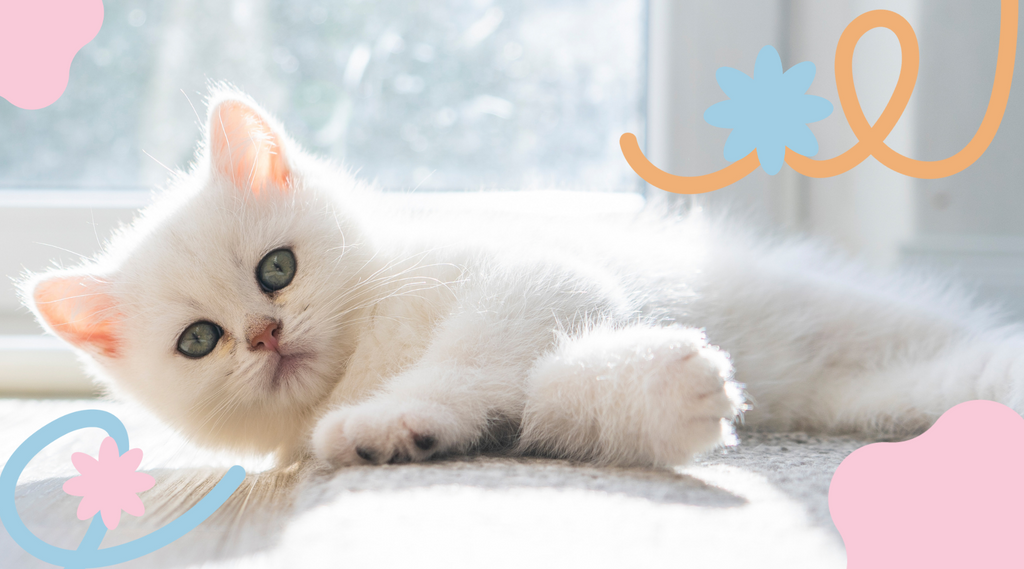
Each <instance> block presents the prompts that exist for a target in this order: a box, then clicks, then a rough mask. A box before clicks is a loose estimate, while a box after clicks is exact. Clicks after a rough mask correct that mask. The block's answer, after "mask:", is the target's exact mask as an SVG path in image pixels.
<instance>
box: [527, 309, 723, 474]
mask: <svg viewBox="0 0 1024 569" xmlns="http://www.w3.org/2000/svg"><path fill="white" fill-rule="evenodd" d="M731 375H732V366H731V365H730V362H729V358H728V356H727V355H726V354H725V353H724V352H722V351H720V350H718V349H717V348H716V347H714V346H709V345H708V344H707V342H706V341H705V339H704V335H703V334H702V333H701V332H700V331H699V330H695V329H686V328H681V327H667V328H657V327H647V326H632V327H627V328H620V329H612V328H603V327H599V328H597V329H595V330H591V331H589V332H587V333H585V334H583V335H582V336H581V337H578V338H573V339H567V340H566V341H564V342H563V343H562V344H561V345H560V346H559V347H558V348H557V349H556V350H555V351H553V352H551V353H550V354H548V355H547V356H545V357H543V358H541V360H540V361H538V362H537V364H536V365H535V366H534V368H533V370H532V372H531V374H530V376H529V379H528V381H527V400H526V407H525V409H524V411H523V418H522V428H521V438H520V441H519V450H520V451H521V452H525V453H530V452H540V453H542V454H546V455H553V456H559V457H568V458H576V459H582V460H588V461H594V462H598V463H602V464H617V465H644V466H649V465H678V464H684V463H686V462H687V461H689V459H690V458H691V457H692V456H693V455H694V454H697V453H700V452H702V451H706V450H708V449H710V448H713V447H715V446H716V445H720V444H723V443H724V442H727V441H728V439H730V438H731V437H732V427H731V422H732V420H733V419H734V418H735V417H736V416H737V415H738V413H739V412H740V410H741V408H742V405H743V400H742V395H741V392H740V389H739V387H738V386H737V385H736V384H735V383H733V382H732V381H731Z"/></svg>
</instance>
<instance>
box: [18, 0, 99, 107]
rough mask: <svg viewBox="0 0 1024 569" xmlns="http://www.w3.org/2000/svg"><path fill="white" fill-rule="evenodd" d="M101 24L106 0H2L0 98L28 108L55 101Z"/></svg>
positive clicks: (46, 104)
mask: <svg viewBox="0 0 1024 569" xmlns="http://www.w3.org/2000/svg"><path fill="white" fill-rule="evenodd" d="M101 24H103V2H102V0H0V97H3V98H5V99H7V100H8V101H10V102H11V104H13V105H14V106H17V107H21V108H23V109H41V108H43V107H46V106H48V105H51V104H53V102H54V101H56V100H57V99H59V98H60V96H61V95H62V94H63V93H64V89H66V88H67V86H68V75H69V74H70V72H71V60H72V59H74V57H75V54H76V53H78V50H80V49H82V48H83V47H84V46H85V44H87V43H89V42H90V41H92V38H94V37H96V34H97V33H99V31H100V25H101Z"/></svg>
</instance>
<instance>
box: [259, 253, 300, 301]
mask: <svg viewBox="0 0 1024 569" xmlns="http://www.w3.org/2000/svg"><path fill="white" fill-rule="evenodd" d="M294 278H295V255H294V254H293V253H292V252H291V251H289V250H288V249H278V250H276V251H271V252H269V253H267V256H266V257H263V260H262V261H260V264H259V265H257V266H256V280H257V281H259V283H260V287H261V288H262V289H263V292H274V291H275V290H281V289H282V288H284V287H286V286H288V285H289V284H290V283H291V282H292V279H294Z"/></svg>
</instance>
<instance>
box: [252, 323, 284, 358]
mask: <svg viewBox="0 0 1024 569" xmlns="http://www.w3.org/2000/svg"><path fill="white" fill-rule="evenodd" d="M280 329H281V325H280V324H278V323H277V322H273V321H272V322H270V324H267V327H266V328H265V329H264V330H263V331H262V332H260V333H259V334H257V335H255V336H253V337H252V338H251V339H250V340H249V345H251V346H252V349H254V350H271V351H275V352H276V351H277V334H278V331H279V330H280Z"/></svg>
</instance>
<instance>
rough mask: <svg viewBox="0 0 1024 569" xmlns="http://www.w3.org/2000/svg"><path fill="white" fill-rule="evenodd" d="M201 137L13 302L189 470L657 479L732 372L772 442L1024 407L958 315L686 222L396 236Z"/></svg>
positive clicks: (925, 287) (698, 434)
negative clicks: (161, 190)
mask: <svg viewBox="0 0 1024 569" xmlns="http://www.w3.org/2000/svg"><path fill="white" fill-rule="evenodd" d="M209 137H210V139H209V142H208V144H207V147H206V148H205V149H204V150H202V151H201V152H200V155H199V156H200V158H199V161H198V164H197V165H196V166H195V167H194V168H193V170H192V171H191V172H190V173H189V174H187V175H183V176H182V177H181V178H180V179H179V180H177V181H176V182H175V184H174V185H173V186H172V187H171V188H170V189H169V190H168V192H167V193H168V196H166V197H165V198H164V199H163V200H162V201H161V202H160V203H158V204H157V205H155V206H153V207H152V208H151V209H150V210H149V211H148V212H147V214H146V215H145V216H144V217H143V219H142V220H141V221H139V222H137V223H136V224H135V226H134V227H133V228H132V229H129V230H128V231H126V232H125V234H124V235H122V236H121V238H120V239H118V240H116V241H115V243H114V244H113V245H112V246H111V247H110V248H109V251H110V252H109V254H108V256H107V257H106V258H105V260H104V261H102V262H101V263H99V264H98V265H96V266H92V267H86V268H83V269H79V270H72V271H61V272H57V273H55V274H50V275H44V276H42V277H35V278H33V279H31V280H30V281H29V282H28V283H27V285H26V288H25V290H26V292H27V296H28V297H29V298H30V299H31V302H33V303H34V305H35V307H36V311H37V314H39V316H40V318H41V320H42V321H43V322H45V323H46V324H47V325H48V326H49V327H50V328H51V329H52V330H54V331H55V332H56V333H57V334H58V335H60V336H62V337H63V338H65V339H67V340H68V341H70V342H71V343H72V344H73V345H75V346H77V347H78V348H80V349H82V350H83V351H84V352H85V353H86V354H88V356H89V358H88V361H89V362H90V363H91V364H92V365H93V369H94V370H95V372H96V374H97V375H98V376H99V377H102V378H107V379H109V380H110V381H111V383H112V385H113V386H114V387H115V388H116V389H118V390H121V391H124V392H127V393H128V394H129V395H131V396H133V397H135V398H136V399H138V400H140V401H142V402H143V403H144V404H145V405H147V407H149V408H150V409H151V410H152V411H154V412H155V413H156V414H157V415H159V416H161V417H163V418H164V419H165V420H166V421H168V422H169V423H171V424H172V425H174V426H175V427H177V428H178V429H180V430H181V431H183V432H184V433H186V434H187V435H189V436H191V437H192V438H194V439H195V440H197V441H199V442H202V443H204V444H208V445H215V446H227V447H234V448H238V449H248V450H255V451H260V452H270V451H276V452H278V453H279V455H280V456H281V457H282V459H284V460H285V461H288V460H291V459H295V458H300V457H302V456H305V455H308V454H313V455H315V456H317V457H319V458H321V459H323V460H325V461H328V462H330V463H333V464H336V465H343V464H356V463H365V462H401V461H406V460H423V459H426V458H428V457H430V456H434V455H437V454H443V453H458V452H464V451H467V450H469V449H471V448H474V447H479V446H487V445H494V444H497V445H500V446H502V447H503V448H506V449H508V450H510V451H512V452H540V453H544V454H549V455H555V456H565V457H571V458H579V459H585V460H591V461H596V462H603V463H615V464H679V463H683V462H685V461H686V460H688V459H689V458H690V457H691V456H693V454H695V453H698V452H701V451H703V450H706V449H708V448H711V447H713V446H714V445H716V444H720V443H722V442H723V441H724V440H726V439H727V438H728V436H729V425H730V422H731V421H732V420H733V419H735V418H736V417H737V416H738V413H739V412H740V411H741V409H742V407H743V401H742V395H741V393H740V388H739V387H738V386H737V385H736V383H734V382H733V381H732V367H733V365H735V368H736V376H735V378H736V381H737V382H739V383H740V384H744V385H745V386H746V390H747V393H748V397H749V400H750V401H751V402H752V403H753V408H752V410H750V411H749V412H748V413H747V414H746V415H745V420H746V421H747V422H748V423H755V424H759V425H765V426H769V427H773V428H793V427H799V428H811V429H833V430H835V429H869V428H920V427H922V426H925V425H927V424H929V423H930V422H931V421H933V420H934V419H935V418H936V417H937V416H938V415H939V414H941V413H942V412H943V411H944V410H946V409H947V408H949V407H951V406H952V405H954V404H956V403H958V402H961V401H965V400H969V399H976V398H985V399H994V400H997V401H1001V402H1003V403H1006V404H1008V405H1010V406H1011V407H1013V408H1014V409H1016V410H1018V411H1019V410H1021V409H1022V407H1024V404H1022V401H1024V396H1022V389H1021V384H1022V383H1024V355H1022V354H1024V335H1022V334H1021V333H1020V332H1019V331H1018V330H1017V329H1015V328H1010V327H1000V326H998V325H997V324H996V323H995V320H993V319H992V318H990V317H989V316H988V314H987V313H986V312H983V311H980V310H976V309H974V308H971V306H970V305H969V303H968V301H967V300H966V299H965V297H964V296H963V295H961V294H959V293H956V292H955V291H952V292H943V291H942V290H940V289H938V288H936V287H935V286H934V285H932V284H929V283H926V282H918V281H913V280H910V279H906V278H896V277H886V278H882V277H875V276H872V275H870V274H868V273H867V272H864V271H861V270H860V269H858V268H857V267H856V266H854V265H852V264H848V263H844V262H840V261H836V260H834V259H833V258H832V257H831V256H829V255H828V254H825V253H823V252H821V251H820V250H818V249H816V248H815V247H813V246H811V245H808V244H805V243H799V242H793V243H766V242H758V241H756V240H754V239H752V238H751V237H749V236H746V235H744V234H743V233H742V232H738V231H736V230H735V228H730V227H729V226H728V225H726V224H723V223H719V222H714V221H709V220H707V219H704V218H702V217H700V216H699V214H694V215H689V216H687V217H685V218H677V217H673V216H670V215H664V214H662V215H658V214H654V213H651V212H644V213H641V214H640V215H639V216H635V217H632V216H609V217H605V218H601V219H585V218H572V219H562V218H557V217H551V216H542V217H533V218H517V217H515V216H511V215H498V214H494V215H487V216H481V215H477V216H471V217H463V218H448V217H445V216H442V215H441V214H414V213H411V212H408V211H403V210H401V209H400V208H393V207H389V206H388V205H387V202H386V201H384V200H382V199H381V198H380V196H379V195H377V194H376V193H375V192H374V191H373V190H372V189H370V188H367V187H365V186H363V185H361V184H359V183H358V182H356V181H355V180H354V179H353V178H351V177H350V176H348V175H346V174H343V173H339V172H337V171H335V170H333V169H332V168H330V167H329V166H327V165H325V164H323V163H321V162H320V161H318V160H316V159H314V158H311V157H309V156H307V155H305V154H302V153H301V152H300V151H299V150H298V149H297V147H295V145H294V144H293V143H291V142H289V141H288V140H287V139H286V137H284V135H283V134H282V132H281V130H280V129H279V128H278V127H276V125H274V124H273V121H272V119H270V118H268V117H266V115H265V114H263V113H261V112H260V111H259V110H258V108H257V107H255V105H253V104H252V103H251V102H250V101H248V100H247V99H245V98H244V97H241V96H239V95H237V94H231V93H227V94H222V95H220V96H219V98H215V99H214V100H213V101H212V104H211V121H210V126H209ZM281 251H284V252H285V253H280V252H281ZM279 253H280V255H283V256H280V255H279V256H278V257H273V258H271V257H272V255H275V254H279ZM268 259H269V261H268ZM288 259H291V261H289V260H288ZM271 261H272V262H271ZM267 263H270V264H269V265H268V264H267ZM289 263H291V264H290V265H289ZM267 267H269V268H267ZM289 267H290V268H289ZM275 279H277V280H275ZM281 283H283V284H281ZM197 326H198V328H197ZM701 330H703V331H706V334H707V339H705V337H704V336H703V334H702V332H701ZM176 343H177V347H176ZM714 346H720V347H721V350H720V349H718V348H716V347H714ZM207 349H208V351H207ZM190 350H191V351H190ZM725 352H728V353H729V354H730V355H731V358H732V362H731V363H730V361H729V356H727V355H726V354H725ZM189 354H191V355H189ZM197 354H201V355H197Z"/></svg>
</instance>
